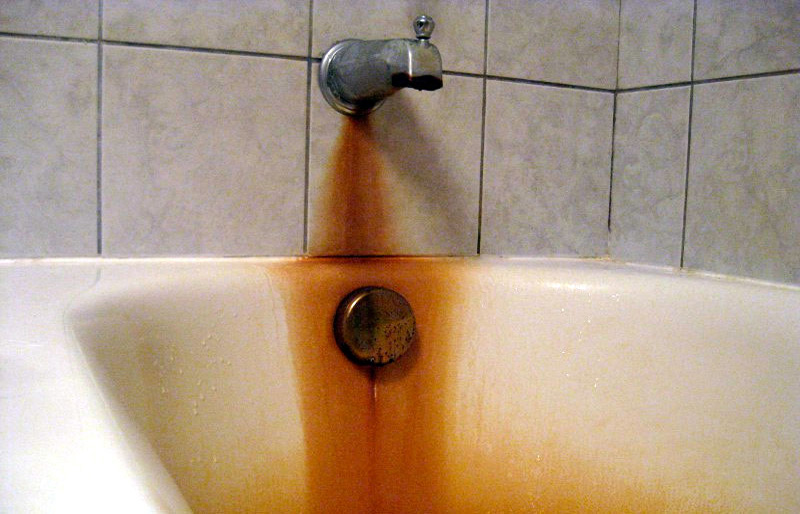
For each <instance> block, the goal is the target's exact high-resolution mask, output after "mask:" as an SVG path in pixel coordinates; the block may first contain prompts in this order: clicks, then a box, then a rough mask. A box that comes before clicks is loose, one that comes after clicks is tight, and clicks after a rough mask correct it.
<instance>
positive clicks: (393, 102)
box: [309, 67, 482, 254]
mask: <svg viewBox="0 0 800 514" xmlns="http://www.w3.org/2000/svg"><path fill="white" fill-rule="evenodd" d="M316 68H317V67H315V73H316ZM481 98H482V81H481V80H480V79H476V78H468V77H453V76H445V77H444V88H443V89H440V90H439V91H434V92H422V91H408V90H404V91H401V92H399V93H397V94H396V95H394V96H392V97H390V98H389V99H388V100H387V101H386V102H385V103H384V105H383V106H382V107H380V109H378V110H377V111H375V112H373V113H372V114H370V115H369V117H367V118H363V119H361V120H360V121H354V120H352V119H350V118H347V117H345V116H343V115H341V114H338V113H337V112H335V111H334V110H333V109H332V108H331V107H329V106H328V104H327V103H326V102H325V100H324V99H323V98H322V95H321V94H320V93H319V89H318V88H317V87H316V76H315V77H314V86H313V91H312V110H311V155H310V170H309V174H310V177H309V182H310V186H309V196H310V199H309V200H310V203H309V253H311V254H474V253H475V252H476V248H477V240H478V237H477V231H478V196H479V180H480V141H481Z"/></svg>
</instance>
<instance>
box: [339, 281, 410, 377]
mask: <svg viewBox="0 0 800 514" xmlns="http://www.w3.org/2000/svg"><path fill="white" fill-rule="evenodd" d="M415 332H416V322H415V320H414V313H413V312H412V310H411V306H410V305H409V304H408V302H407V301H406V299H405V298H403V296H402V295H400V294H399V293H397V292H395V291H392V290H391V289H386V288H383V287H374V286H371V287H362V288H360V289H356V290H355V291H353V292H352V293H350V294H348V295H347V296H346V297H345V298H344V299H343V300H342V301H341V303H339V308H338V309H336V316H335V318H334V321H333V334H334V336H335V337H336V343H337V344H338V345H339V348H341V349H342V351H343V352H344V353H345V355H347V357H348V358H349V359H350V360H352V361H353V362H355V363H357V364H370V365H376V366H382V365H384V364H388V363H390V362H392V361H394V360H396V359H397V358H398V357H400V356H401V355H403V354H404V353H405V352H406V351H407V350H408V349H409V348H410V347H411V343H412V341H413V340H414V334H415Z"/></svg>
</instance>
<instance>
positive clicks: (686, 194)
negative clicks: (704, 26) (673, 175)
mask: <svg viewBox="0 0 800 514" xmlns="http://www.w3.org/2000/svg"><path fill="white" fill-rule="evenodd" d="M696 42H697V0H694V10H693V14H692V59H691V63H692V67H691V69H690V70H689V77H690V79H691V84H690V85H689V126H688V128H687V131H686V173H685V175H684V183H683V227H682V230H681V262H680V267H681V268H683V267H684V266H685V264H686V220H687V215H688V212H689V167H690V164H691V157H692V111H694V85H695V82H694V58H695V55H694V54H695V48H696V46H697V45H696Z"/></svg>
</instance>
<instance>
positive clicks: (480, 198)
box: [476, 0, 491, 255]
mask: <svg viewBox="0 0 800 514" xmlns="http://www.w3.org/2000/svg"><path fill="white" fill-rule="evenodd" d="M490 1H491V0H486V3H485V4H484V13H483V77H482V81H483V97H482V99H481V158H480V167H479V169H478V234H477V236H478V241H477V243H478V244H477V248H476V253H477V254H478V255H480V253H481V236H482V230H483V179H484V165H485V162H486V160H485V154H486V88H487V86H488V81H487V79H486V77H487V73H488V71H489V2H490Z"/></svg>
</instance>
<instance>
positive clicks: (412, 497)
mask: <svg viewBox="0 0 800 514" xmlns="http://www.w3.org/2000/svg"><path fill="white" fill-rule="evenodd" d="M452 271H455V268H454V267H453V263H447V262H443V261H441V260H436V259H415V258H373V259H368V258H367V259H365V258H310V259H304V260H302V261H300V262H296V263H293V264H292V265H290V266H286V267H283V268H281V269H280V270H279V272H278V273H277V277H278V278H277V280H274V283H275V284H276V285H278V287H279V289H280V290H281V292H282V294H283V296H284V302H285V305H286V307H287V326H288V330H289V338H290V346H291V348H292V352H293V355H294V362H295V369H296V372H297V376H298V377H299V386H300V387H299V389H300V395H301V398H302V399H301V401H302V410H301V412H302V418H303V424H304V431H305V441H306V445H307V460H306V466H307V477H308V480H307V484H308V487H309V494H310V496H311V499H310V502H309V504H310V506H311V509H310V510H311V511H312V512H354V513H360V512H363V513H367V512H423V511H426V510H429V507H430V506H432V505H435V504H436V502H435V499H436V497H437V496H439V495H440V492H441V491H440V488H441V485H442V484H441V483H440V481H439V480H438V477H439V476H440V473H439V468H438V467H437V466H440V465H441V463H443V462H444V461H443V455H440V454H439V452H440V450H441V449H442V448H444V441H442V440H440V438H441V437H442V436H443V434H444V432H443V431H441V430H440V431H430V430H428V431H427V432H426V433H425V434H416V435H415V434H414V433H413V431H407V430H402V431H400V432H399V433H402V434H403V435H405V436H409V435H410V436H411V438H410V439H408V440H405V441H400V442H398V441H396V440H394V438H395V436H394V434H393V430H394V429H395V428H396V427H397V426H398V423H407V422H409V423H417V424H418V425H422V426H430V425H435V426H436V425H441V423H440V422H439V421H438V416H439V414H440V413H441V412H443V410H441V409H440V407H441V406H440V405H438V404H437V401H436V399H435V397H436V395H437V394H439V393H441V391H442V388H444V387H446V386H447V383H448V382H449V381H448V380H447V379H446V372H447V367H441V368H440V369H434V368H435V363H439V362H446V361H447V359H448V351H449V345H448V343H449V342H450V341H452V340H453V339H452V338H451V337H449V330H450V327H452V325H453V324H454V323H456V322H457V321H458V317H457V313H455V312H452V311H451V308H452V306H453V305H455V302H454V300H455V298H456V297H457V295H458V289H459V288H458V285H457V284H454V283H453V280H454V278H455V277H454V276H453V273H452ZM364 285H377V286H383V287H388V288H390V289H393V290H395V291H397V292H399V293H400V294H402V295H403V296H405V297H406V299H407V300H408V301H409V302H410V303H411V305H412V307H413V308H414V315H415V317H416V320H417V337H416V339H415V341H414V344H413V345H412V347H411V350H409V352H407V353H406V354H405V355H404V356H402V357H401V358H400V359H399V360H398V361H397V362H395V363H393V364H391V365H389V366H387V367H384V368H379V369H376V370H374V371H373V370H371V369H370V368H364V367H359V366H356V365H354V364H352V363H350V361H348V360H347V359H346V358H345V357H344V356H343V354H342V353H341V351H340V350H339V348H338V347H337V346H336V342H335V340H334V338H333V329H332V325H333V317H334V315H335V311H336V307H337V306H338V304H339V301H340V300H341V299H342V298H343V297H344V296H346V295H347V293H349V292H350V291H352V290H353V289H356V288H358V287H362V286H364ZM411 375H416V376H417V378H414V377H412V376H411ZM434 379H435V380H436V381H437V385H436V386H435V387H431V388H429V387H430V384H429V381H431V380H434ZM402 384H410V385H411V389H410V391H408V390H407V389H408V388H406V387H405V386H404V385H402ZM398 385H400V386H401V387H402V388H403V389H404V391H403V393H402V394H403V395H408V393H409V392H410V393H411V396H417V397H415V398H413V399H410V401H408V402H407V404H406V405H405V406H404V407H403V409H402V412H401V411H395V410H394V409H383V408H382V407H381V396H382V395H383V394H384V393H385V392H387V391H389V390H390V389H392V388H393V387H397V386H398ZM427 388H429V389H427ZM426 390H427V391H428V393H426ZM430 393H432V394H430ZM442 398H444V396H442ZM388 405H395V406H396V402H393V403H390V404H388Z"/></svg>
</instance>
